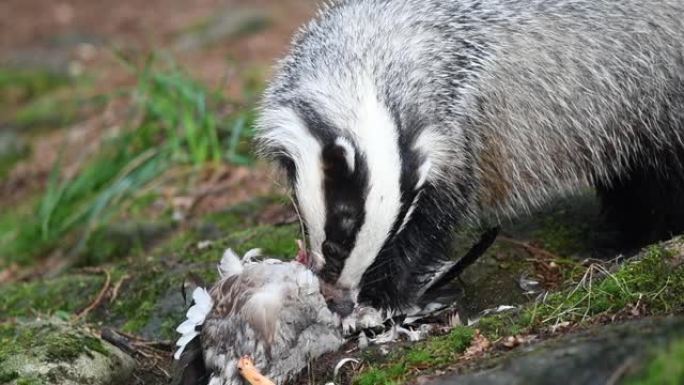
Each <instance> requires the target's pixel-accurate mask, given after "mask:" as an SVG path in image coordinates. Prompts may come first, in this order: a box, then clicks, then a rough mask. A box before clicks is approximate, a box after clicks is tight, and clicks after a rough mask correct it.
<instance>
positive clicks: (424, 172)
mask: <svg viewBox="0 0 684 385" xmlns="http://www.w3.org/2000/svg"><path fill="white" fill-rule="evenodd" d="M430 168H432V162H430V159H428V160H426V161H425V162H423V164H421V165H420V167H419V168H418V183H416V187H415V189H416V190H418V189H419V188H421V187H423V185H424V184H425V182H426V181H427V179H428V175H429V174H430Z"/></svg>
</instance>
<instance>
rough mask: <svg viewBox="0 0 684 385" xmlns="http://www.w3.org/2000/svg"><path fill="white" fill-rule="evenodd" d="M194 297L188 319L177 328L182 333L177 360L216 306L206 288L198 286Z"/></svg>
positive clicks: (175, 355) (178, 342)
mask: <svg viewBox="0 0 684 385" xmlns="http://www.w3.org/2000/svg"><path fill="white" fill-rule="evenodd" d="M224 257H225V254H224ZM222 262H223V261H222ZM192 299H193V301H194V304H193V305H192V306H190V308H189V309H188V312H187V313H186V317H187V319H186V320H185V321H184V322H183V323H181V324H180V325H178V327H177V328H176V332H178V333H180V334H181V336H180V338H179V339H178V341H177V342H176V346H178V350H176V353H175V354H174V355H173V357H174V358H175V359H176V360H178V359H180V356H181V354H182V353H183V350H185V347H186V346H187V344H188V343H189V342H190V341H192V340H193V339H194V338H195V337H197V336H198V335H199V332H198V331H197V327H198V326H200V325H202V324H203V323H204V320H205V319H206V318H207V315H208V314H209V312H210V311H211V309H212V308H213V307H214V301H213V300H212V299H211V296H210V295H209V292H207V290H206V289H204V288H201V287H198V288H196V289H195V290H194V291H193V292H192Z"/></svg>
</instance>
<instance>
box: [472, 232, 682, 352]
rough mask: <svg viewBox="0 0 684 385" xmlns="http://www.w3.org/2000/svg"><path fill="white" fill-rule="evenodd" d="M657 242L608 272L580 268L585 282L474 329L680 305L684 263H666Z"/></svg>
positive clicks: (494, 333) (499, 333) (519, 329)
mask: <svg viewBox="0 0 684 385" xmlns="http://www.w3.org/2000/svg"><path fill="white" fill-rule="evenodd" d="M671 258H672V253H671V252H670V251H669V250H668V249H667V248H666V247H664V246H662V245H655V246H651V247H649V248H647V249H645V250H644V251H643V252H642V253H641V257H640V258H639V259H637V260H634V261H630V262H628V263H626V264H624V265H623V266H621V268H620V269H619V270H618V271H616V272H614V273H610V274H606V271H604V270H601V268H599V267H596V266H594V267H592V268H591V269H592V270H591V271H587V270H586V269H585V274H583V276H584V281H581V282H580V283H571V284H569V285H568V287H567V288H566V289H564V290H561V291H559V292H556V293H551V294H549V295H547V296H546V297H545V299H544V301H543V302H537V303H533V304H530V305H527V306H525V307H523V308H522V309H520V310H519V311H517V312H514V313H502V314H496V315H490V316H487V317H483V318H482V319H481V320H480V321H479V323H478V328H479V329H480V330H481V331H482V332H483V333H484V334H485V335H487V336H488V337H489V338H490V339H497V338H499V337H503V336H509V335H515V334H521V333H525V332H530V331H533V330H535V329H538V328H542V327H546V326H550V325H553V324H557V323H559V322H566V321H567V322H571V323H576V322H582V321H587V320H590V319H591V318H592V317H595V316H598V315H601V314H611V313H616V312H618V311H620V310H622V309H624V308H625V307H626V306H628V305H630V304H636V303H637V302H639V303H640V304H641V305H643V306H644V307H645V309H646V311H647V312H649V313H650V314H653V315H657V314H669V313H672V312H677V311H681V310H683V309H684V265H682V264H679V265H677V264H676V263H675V264H673V263H672V261H671Z"/></svg>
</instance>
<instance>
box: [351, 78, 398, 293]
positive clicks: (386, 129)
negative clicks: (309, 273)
mask: <svg viewBox="0 0 684 385" xmlns="http://www.w3.org/2000/svg"><path fill="white" fill-rule="evenodd" d="M359 91H361V92H359V95H360V96H361V98H360V99H361V100H360V105H359V106H358V109H357V113H356V119H355V121H352V122H350V123H348V124H353V126H351V127H353V134H354V135H355V136H356V142H357V145H358V146H359V150H360V151H363V153H364V154H365V156H366V161H367V165H368V172H369V175H368V179H369V183H370V185H369V191H368V196H367V198H366V202H365V210H366V220H365V221H364V224H363V225H362V226H361V229H360V230H359V233H358V234H357V238H356V244H355V247H354V249H353V250H352V252H351V254H350V255H349V257H348V258H347V260H346V261H345V264H344V268H343V269H342V273H341V274H340V277H339V279H338V281H337V284H338V285H339V286H343V287H347V288H356V287H358V285H359V283H360V282H361V277H362V276H363V274H364V273H365V272H366V269H368V267H369V266H370V265H371V264H372V263H373V261H374V260H375V257H376V256H377V255H378V253H379V252H380V249H381V248H382V245H383V244H384V242H385V240H386V239H387V236H388V235H389V233H390V231H391V230H392V227H393V225H394V222H395V220H396V218H397V215H398V213H399V210H400V209H401V200H400V197H401V191H400V185H399V182H400V176H401V175H400V170H401V158H400V156H399V145H398V133H397V131H396V128H395V125H394V122H393V120H392V118H391V115H390V113H389V111H388V110H387V108H386V107H385V106H383V105H381V104H380V103H379V102H378V100H377V97H376V95H377V94H376V90H375V88H374V87H373V86H372V85H371V83H370V82H368V83H366V84H364V85H363V86H362V87H360V90H359Z"/></svg>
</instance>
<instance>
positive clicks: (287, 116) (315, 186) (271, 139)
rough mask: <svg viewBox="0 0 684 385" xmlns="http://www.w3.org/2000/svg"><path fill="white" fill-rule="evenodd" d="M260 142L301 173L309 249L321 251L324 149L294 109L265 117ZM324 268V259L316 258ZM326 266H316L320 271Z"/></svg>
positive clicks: (299, 184)
mask: <svg viewBox="0 0 684 385" xmlns="http://www.w3.org/2000/svg"><path fill="white" fill-rule="evenodd" d="M260 131H261V135H260V139H261V140H262V141H263V142H264V143H265V144H266V146H267V147H268V146H271V147H274V148H283V149H284V151H285V152H286V153H287V154H288V155H289V156H291V157H292V159H293V160H294V162H295V165H296V169H297V183H296V185H295V186H294V188H295V193H296V195H297V197H298V198H299V199H300V202H299V210H300V213H301V215H302V217H303V218H304V221H305V222H306V223H307V227H308V230H309V242H310V245H309V247H310V248H311V249H312V250H320V249H321V245H322V244H323V241H324V240H325V231H324V229H325V197H324V196H323V188H322V180H323V171H322V170H323V168H322V165H321V150H322V149H321V145H320V143H319V142H318V141H317V140H316V138H314V137H313V136H312V135H311V133H310V132H309V130H308V129H307V128H306V126H305V124H304V122H303V121H302V119H301V118H300V117H299V115H297V113H295V112H294V111H293V110H292V109H290V108H285V107H282V108H278V109H276V110H269V111H268V113H265V114H264V115H262V119H261V122H260ZM314 260H315V261H316V264H317V265H318V264H321V262H322V258H315V259H314ZM320 267H322V266H316V268H320Z"/></svg>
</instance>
